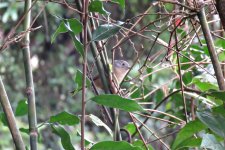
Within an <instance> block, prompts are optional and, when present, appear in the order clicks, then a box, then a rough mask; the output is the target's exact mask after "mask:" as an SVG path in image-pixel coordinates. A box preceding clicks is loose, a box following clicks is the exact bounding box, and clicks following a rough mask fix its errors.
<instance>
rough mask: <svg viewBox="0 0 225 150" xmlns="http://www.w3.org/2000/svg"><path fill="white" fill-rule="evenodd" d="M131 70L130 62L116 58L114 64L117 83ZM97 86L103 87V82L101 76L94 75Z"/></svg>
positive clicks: (114, 78) (114, 76)
mask: <svg viewBox="0 0 225 150" xmlns="http://www.w3.org/2000/svg"><path fill="white" fill-rule="evenodd" d="M129 70H130V64H129V63H128V62H127V61H125V60H114V62H113V65H112V72H113V80H114V81H116V84H117V85H120V83H121V82H122V81H123V79H124V77H125V76H126V74H127V73H128V71H129ZM93 81H94V84H95V86H96V87H98V88H100V89H103V88H104V87H103V84H102V81H101V79H100V77H99V76H96V77H94V79H93Z"/></svg>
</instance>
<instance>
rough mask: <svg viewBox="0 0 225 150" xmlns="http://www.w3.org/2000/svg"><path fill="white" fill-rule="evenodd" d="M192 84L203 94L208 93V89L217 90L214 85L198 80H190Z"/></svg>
mask: <svg viewBox="0 0 225 150" xmlns="http://www.w3.org/2000/svg"><path fill="white" fill-rule="evenodd" d="M192 83H194V84H195V85H196V86H197V87H198V89H200V90H201V91H203V92H205V91H208V90H210V89H213V90H218V86H216V85H215V84H213V83H211V82H203V81H201V79H199V78H194V79H193V80H192Z"/></svg>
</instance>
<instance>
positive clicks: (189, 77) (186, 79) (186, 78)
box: [182, 71, 193, 85]
mask: <svg viewBox="0 0 225 150" xmlns="http://www.w3.org/2000/svg"><path fill="white" fill-rule="evenodd" d="M192 78H193V75H192V71H188V72H186V73H185V74H184V75H183V77H182V79H183V81H184V84H186V85H188V84H189V83H191V81H192Z"/></svg>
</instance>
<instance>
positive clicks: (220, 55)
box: [218, 51, 225, 62]
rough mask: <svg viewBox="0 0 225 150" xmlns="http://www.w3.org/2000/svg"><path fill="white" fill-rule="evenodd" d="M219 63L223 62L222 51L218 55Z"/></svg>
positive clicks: (224, 52)
mask: <svg viewBox="0 0 225 150" xmlns="http://www.w3.org/2000/svg"><path fill="white" fill-rule="evenodd" d="M218 57H219V61H220V62H222V61H224V60H225V51H222V52H221V53H219V54H218Z"/></svg>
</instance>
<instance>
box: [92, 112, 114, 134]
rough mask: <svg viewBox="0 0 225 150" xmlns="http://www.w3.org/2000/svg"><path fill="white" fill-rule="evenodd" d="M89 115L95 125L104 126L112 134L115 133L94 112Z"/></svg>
mask: <svg viewBox="0 0 225 150" xmlns="http://www.w3.org/2000/svg"><path fill="white" fill-rule="evenodd" d="M89 117H90V119H91V120H92V122H93V123H94V124H95V125H97V126H102V127H104V128H105V129H106V130H107V131H108V132H109V134H110V135H111V136H112V135H113V134H112V130H111V129H110V128H109V127H108V126H107V125H106V124H105V123H104V122H102V121H101V119H99V118H98V117H97V116H95V115H92V114H90V115H89Z"/></svg>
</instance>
